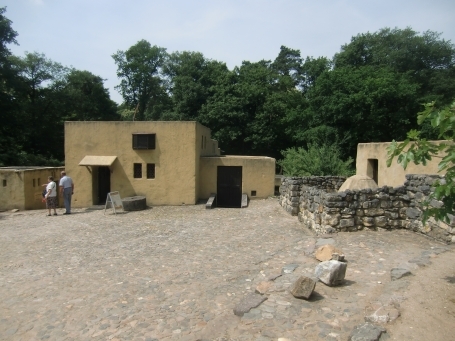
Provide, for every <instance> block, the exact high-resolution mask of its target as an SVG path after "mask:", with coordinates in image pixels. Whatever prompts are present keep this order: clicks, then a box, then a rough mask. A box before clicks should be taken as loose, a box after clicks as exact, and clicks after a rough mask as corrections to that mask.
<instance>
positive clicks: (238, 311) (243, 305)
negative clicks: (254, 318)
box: [234, 293, 267, 316]
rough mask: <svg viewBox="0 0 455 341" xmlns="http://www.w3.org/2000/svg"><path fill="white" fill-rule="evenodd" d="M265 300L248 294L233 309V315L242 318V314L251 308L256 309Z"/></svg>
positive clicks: (263, 297)
mask: <svg viewBox="0 0 455 341" xmlns="http://www.w3.org/2000/svg"><path fill="white" fill-rule="evenodd" d="M265 300H267V297H266V296H262V295H259V294H255V293H250V294H248V295H247V296H245V297H244V298H243V299H242V300H241V301H240V302H239V303H237V305H236V306H235V308H234V314H235V315H237V316H243V314H245V313H247V312H249V311H250V310H251V309H253V308H256V307H258V306H259V305H260V304H261V303H262V302H264V301H265Z"/></svg>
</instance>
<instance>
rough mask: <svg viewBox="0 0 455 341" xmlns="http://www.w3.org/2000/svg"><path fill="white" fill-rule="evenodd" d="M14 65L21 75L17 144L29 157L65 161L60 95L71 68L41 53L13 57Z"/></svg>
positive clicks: (17, 89)
mask: <svg viewBox="0 0 455 341" xmlns="http://www.w3.org/2000/svg"><path fill="white" fill-rule="evenodd" d="M10 61H11V63H12V67H13V69H14V71H15V72H16V74H17V86H16V89H15V97H16V98H17V100H18V102H19V103H20V104H19V105H18V107H17V109H16V111H15V113H14V114H15V115H18V117H21V121H22V122H21V134H20V135H19V136H17V137H16V143H18V144H19V145H20V146H21V150H22V151H23V152H24V153H26V154H34V155H43V157H44V158H49V159H52V158H56V159H59V160H63V155H64V153H63V134H64V132H63V121H62V120H61V119H60V117H61V113H62V111H61V110H60V108H59V103H61V97H60V96H59V95H60V94H61V90H62V89H63V85H64V77H65V75H66V74H67V73H68V68H65V67H64V66H62V65H61V64H59V63H56V62H54V61H52V60H50V59H48V58H46V56H45V55H44V54H40V53H37V52H34V53H28V52H27V53H25V56H24V57H16V56H11V57H10ZM49 146H54V147H53V148H49ZM58 146H61V147H58ZM23 159H24V160H29V159H30V158H27V157H24V158H23Z"/></svg>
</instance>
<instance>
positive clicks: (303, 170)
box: [278, 144, 354, 176]
mask: <svg viewBox="0 0 455 341" xmlns="http://www.w3.org/2000/svg"><path fill="white" fill-rule="evenodd" d="M281 153H282V154H283V157H284V158H283V159H282V160H280V161H278V165H280V166H281V167H282V168H283V173H284V174H285V175H287V176H311V175H314V176H326V175H345V176H350V175H352V174H353V173H354V171H353V169H352V166H351V164H352V162H353V159H351V158H349V159H348V160H347V161H343V160H342V159H341V153H340V150H339V149H338V147H336V146H335V145H316V144H309V145H308V148H307V149H304V148H302V147H299V148H297V149H296V148H289V149H287V150H283V151H282V152H281Z"/></svg>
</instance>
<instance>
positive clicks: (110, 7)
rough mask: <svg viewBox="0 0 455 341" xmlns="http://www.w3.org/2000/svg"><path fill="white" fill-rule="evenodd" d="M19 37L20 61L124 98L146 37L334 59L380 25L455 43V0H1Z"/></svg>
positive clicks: (230, 60)
mask: <svg viewBox="0 0 455 341" xmlns="http://www.w3.org/2000/svg"><path fill="white" fill-rule="evenodd" d="M4 6H6V7H7V10H6V13H5V16H6V17H7V18H8V19H10V20H11V21H12V27H13V29H14V30H15V31H16V32H17V33H18V34H19V35H18V37H17V38H16V40H17V42H18V43H19V45H18V46H16V45H12V44H11V45H8V47H9V49H10V50H11V52H12V53H13V54H14V55H17V56H24V53H25V52H39V53H43V54H45V55H46V57H47V58H49V59H51V60H52V61H54V62H58V63H60V64H62V65H64V66H68V67H71V66H72V67H74V68H76V69H78V70H87V71H90V72H92V73H93V74H95V75H97V76H100V77H102V78H103V79H105V83H104V84H105V87H106V88H108V89H109V93H110V96H111V98H112V99H113V100H114V101H116V102H117V103H121V102H122V97H121V96H120V94H119V93H118V92H117V90H115V89H114V87H115V86H116V85H118V84H119V82H120V81H119V79H118V78H117V74H116V71H117V67H116V65H115V63H114V60H113V59H112V54H114V53H116V52H117V51H119V50H122V51H125V50H127V49H128V48H129V47H131V46H132V45H134V44H136V43H137V42H138V41H139V40H142V39H145V40H147V41H148V42H150V44H152V45H157V46H159V47H163V48H166V49H167V52H169V53H172V52H176V51H194V52H201V53H202V54H203V55H204V56H205V57H206V58H209V59H213V60H218V61H221V62H224V63H226V65H227V66H228V67H229V69H232V68H234V67H235V66H240V65H241V64H242V61H250V62H257V61H259V60H262V59H265V60H272V61H273V60H274V59H275V58H276V57H277V56H278V53H279V51H280V46H282V45H284V46H287V47H289V48H292V49H297V50H300V52H301V56H302V57H303V58H305V57H307V56H312V57H315V58H316V57H321V56H324V57H328V58H332V57H333V55H334V54H335V53H337V52H339V51H340V48H341V46H342V45H344V44H347V43H349V42H350V40H351V38H352V37H353V36H356V35H358V34H361V33H367V32H371V33H373V32H377V31H378V30H380V29H381V28H384V27H390V28H395V27H397V28H400V29H404V28H406V27H411V28H412V29H413V30H415V31H417V32H424V31H427V30H431V31H435V32H439V33H441V34H442V35H441V38H443V39H445V40H451V41H452V43H455V24H454V20H453V18H455V1H454V0H431V1H429V0H428V1H427V0H425V1H424V0H380V1H376V0H332V1H330V0H312V1H308V0H274V1H273V0H269V1H265V0H211V1H210V0H192V1H189V0H187V1H185V0H161V1H156V0H128V1H126V0H0V7H4Z"/></svg>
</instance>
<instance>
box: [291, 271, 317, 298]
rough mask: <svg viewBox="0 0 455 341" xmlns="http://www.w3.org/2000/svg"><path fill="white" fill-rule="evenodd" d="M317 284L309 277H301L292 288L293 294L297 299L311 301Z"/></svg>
mask: <svg viewBox="0 0 455 341" xmlns="http://www.w3.org/2000/svg"><path fill="white" fill-rule="evenodd" d="M315 286H316V282H315V281H314V280H312V279H311V278H309V277H306V276H301V277H299V279H297V281H295V282H294V284H293V285H292V287H291V294H292V295H293V296H294V297H296V298H304V299H306V300H307V299H309V298H310V296H311V294H312V293H313V290H314V287H315Z"/></svg>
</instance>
